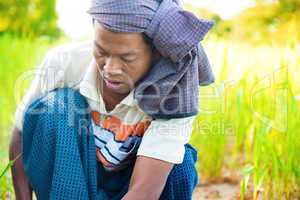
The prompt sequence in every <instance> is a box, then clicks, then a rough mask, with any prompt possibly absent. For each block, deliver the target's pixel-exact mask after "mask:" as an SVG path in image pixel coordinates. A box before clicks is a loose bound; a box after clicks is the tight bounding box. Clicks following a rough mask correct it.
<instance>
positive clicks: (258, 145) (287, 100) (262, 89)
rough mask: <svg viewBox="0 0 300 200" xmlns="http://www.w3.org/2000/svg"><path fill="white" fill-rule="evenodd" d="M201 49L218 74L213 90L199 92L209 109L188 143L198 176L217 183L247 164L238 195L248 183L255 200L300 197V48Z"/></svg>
mask: <svg viewBox="0 0 300 200" xmlns="http://www.w3.org/2000/svg"><path fill="white" fill-rule="evenodd" d="M206 46H207V50H208V52H209V54H210V56H209V57H210V58H211V59H212V62H213V66H219V67H220V70H219V71H218V73H217V82H216V84H215V85H214V86H210V87H207V88H202V89H201V90H200V97H201V98H200V105H201V107H203V108H205V109H206V110H204V111H202V112H201V111H200V114H199V116H198V118H197V121H196V122H195V127H194V134H193V137H192V143H193V144H194V145H195V146H197V148H198V149H199V169H200V172H201V173H202V177H203V178H205V179H207V181H215V180H217V179H220V180H221V179H222V176H223V170H224V169H225V170H227V171H228V170H229V171H230V172H232V173H235V174H237V175H241V176H243V173H242V169H243V168H245V166H248V167H249V166H250V167H251V168H252V170H251V173H250V172H249V173H250V175H249V173H247V174H244V179H243V180H242V182H241V185H242V186H243V187H241V192H243V191H244V190H246V188H245V184H246V181H245V180H247V182H248V181H249V178H250V182H251V183H249V185H251V186H252V190H253V191H251V193H253V197H254V199H258V198H259V196H264V199H278V198H279V199H298V198H300V191H299V190H300V173H299V171H300V140H299V137H300V130H299V128H300V104H299V100H298V101H297V100H296V99H295V96H296V95H297V94H298V95H299V93H300V87H299V85H300V81H299V79H298V78H297V75H296V74H299V71H300V62H299V61H300V56H299V55H300V54H299V51H300V46H299V45H297V44H294V45H292V46H287V47H282V46H275V45H274V46H265V45H262V46H249V45H247V44H235V43H230V42H229V41H225V42H224V41H209V42H208V43H207V45H206ZM208 94H210V95H208ZM208 111H209V112H208ZM250 188H251V187H250Z"/></svg>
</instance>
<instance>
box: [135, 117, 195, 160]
mask: <svg viewBox="0 0 300 200" xmlns="http://www.w3.org/2000/svg"><path fill="white" fill-rule="evenodd" d="M194 119H195V116H192V117H186V118H174V119H156V120H153V121H152V122H151V124H150V126H149V127H148V129H147V130H146V132H145V134H144V136H143V139H142V142H141V145H140V147H139V149H138V152H137V155H138V156H139V155H141V156H147V157H151V158H155V159H159V160H163V161H167V162H170V163H174V164H180V163H182V161H183V158H184V154H185V148H184V145H185V144H186V143H188V142H189V140H190V137H191V134H192V127H193V122H194Z"/></svg>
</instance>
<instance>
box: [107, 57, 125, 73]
mask: <svg viewBox="0 0 300 200" xmlns="http://www.w3.org/2000/svg"><path fill="white" fill-rule="evenodd" d="M103 71H104V72H105V74H107V75H109V76H112V75H118V74H121V73H122V67H121V63H119V62H118V61H117V59H116V58H113V57H109V58H107V59H106V62H105V65H104V67H103Z"/></svg>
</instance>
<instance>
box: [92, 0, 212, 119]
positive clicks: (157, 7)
mask: <svg viewBox="0 0 300 200" xmlns="http://www.w3.org/2000/svg"><path fill="white" fill-rule="evenodd" d="M88 13H89V14H91V16H92V18H93V19H94V20H97V21H98V22H99V23H101V24H102V25H103V26H105V27H106V28H108V29H109V30H111V31H115V32H129V33H130V32H139V33H144V34H146V35H147V36H148V37H149V38H150V39H151V41H152V44H153V45H154V47H155V49H156V50H157V51H158V52H159V53H160V57H159V59H157V60H155V61H153V64H152V67H151V69H150V71H149V72H148V73H147V75H146V76H145V77H143V78H142V80H140V81H139V82H138V83H137V84H136V88H135V93H134V97H135V99H137V101H138V104H139V106H140V107H141V109H142V110H143V111H144V112H146V113H147V114H149V115H151V116H152V117H154V118H179V117H187V116H192V115H196V114H197V112H198V87H199V85H208V84H210V83H212V82H214V75H213V73H212V70H211V67H210V64H209V61H208V58H207V56H206V54H205V52H204V50H203V48H202V46H201V44H200V41H201V40H202V39H203V37H204V36H205V35H206V34H207V32H208V31H209V30H210V29H211V28H212V26H213V22H212V21H209V20H203V19H198V18H197V17H196V16H195V15H193V14H192V13H190V12H188V11H185V10H183V9H182V8H181V6H180V1H179V0H93V1H92V6H91V8H90V9H89V11H88Z"/></svg>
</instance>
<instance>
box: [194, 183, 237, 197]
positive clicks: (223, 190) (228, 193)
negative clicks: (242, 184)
mask: <svg viewBox="0 0 300 200" xmlns="http://www.w3.org/2000/svg"><path fill="white" fill-rule="evenodd" d="M238 191H239V185H234V184H228V183H221V184H211V185H200V186H198V187H197V188H196V190H195V192H194V194H193V200H235V199H237V193H238Z"/></svg>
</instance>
